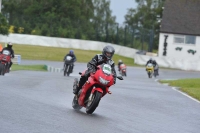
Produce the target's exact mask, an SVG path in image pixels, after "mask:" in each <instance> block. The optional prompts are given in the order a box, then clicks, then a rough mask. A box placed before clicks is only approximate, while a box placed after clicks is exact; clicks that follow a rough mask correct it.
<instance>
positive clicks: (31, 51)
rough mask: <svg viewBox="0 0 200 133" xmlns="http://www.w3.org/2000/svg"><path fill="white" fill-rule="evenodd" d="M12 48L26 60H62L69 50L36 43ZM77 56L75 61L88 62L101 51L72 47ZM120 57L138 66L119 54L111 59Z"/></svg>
mask: <svg viewBox="0 0 200 133" xmlns="http://www.w3.org/2000/svg"><path fill="white" fill-rule="evenodd" d="M13 49H14V51H15V54H19V55H21V58H22V59H28V60H49V61H63V58H64V56H65V55H66V54H67V53H68V52H69V50H70V48H58V47H45V46H36V45H20V44H14V46H13ZM72 50H74V53H75V55H76V57H77V62H89V61H90V60H91V59H92V58H93V57H94V55H96V54H101V53H102V52H101V51H89V50H80V49H72ZM119 59H121V60H122V61H123V62H124V63H125V64H126V65H127V66H138V65H136V64H134V59H132V58H128V57H123V56H120V55H116V54H115V55H114V56H113V60H114V61H115V63H116V64H117V62H118V60H119Z"/></svg>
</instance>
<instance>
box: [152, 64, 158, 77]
mask: <svg viewBox="0 0 200 133" xmlns="http://www.w3.org/2000/svg"><path fill="white" fill-rule="evenodd" d="M153 75H154V77H156V76H158V65H156V66H155V67H154V74H153Z"/></svg>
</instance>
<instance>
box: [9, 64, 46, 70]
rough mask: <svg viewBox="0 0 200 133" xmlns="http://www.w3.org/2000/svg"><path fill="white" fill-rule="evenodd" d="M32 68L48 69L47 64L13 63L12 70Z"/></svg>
mask: <svg viewBox="0 0 200 133" xmlns="http://www.w3.org/2000/svg"><path fill="white" fill-rule="evenodd" d="M17 70H31V71H47V68H46V65H16V64H13V65H12V71H17Z"/></svg>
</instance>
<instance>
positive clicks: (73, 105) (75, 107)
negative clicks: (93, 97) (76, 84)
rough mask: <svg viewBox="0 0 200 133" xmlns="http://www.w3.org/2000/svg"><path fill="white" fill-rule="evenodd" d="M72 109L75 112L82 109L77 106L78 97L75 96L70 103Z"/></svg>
mask: <svg viewBox="0 0 200 133" xmlns="http://www.w3.org/2000/svg"><path fill="white" fill-rule="evenodd" d="M72 107H73V108H74V109H75V110H80V109H81V108H82V107H81V106H80V105H79V104H78V97H77V96H76V95H75V96H74V98H73V101H72Z"/></svg>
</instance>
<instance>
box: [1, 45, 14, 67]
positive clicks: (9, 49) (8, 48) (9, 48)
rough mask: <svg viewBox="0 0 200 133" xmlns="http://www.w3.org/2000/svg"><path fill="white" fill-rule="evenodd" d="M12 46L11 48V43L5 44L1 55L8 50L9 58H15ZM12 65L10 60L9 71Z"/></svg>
mask: <svg viewBox="0 0 200 133" xmlns="http://www.w3.org/2000/svg"><path fill="white" fill-rule="evenodd" d="M12 46H13V45H12V43H11V42H9V43H7V47H4V48H3V49H2V51H1V53H3V51H4V50H8V51H10V56H11V58H14V57H15V54H14V50H13V49H12ZM12 64H13V63H12V61H11V60H10V66H9V70H10V68H11V66H12Z"/></svg>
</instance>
